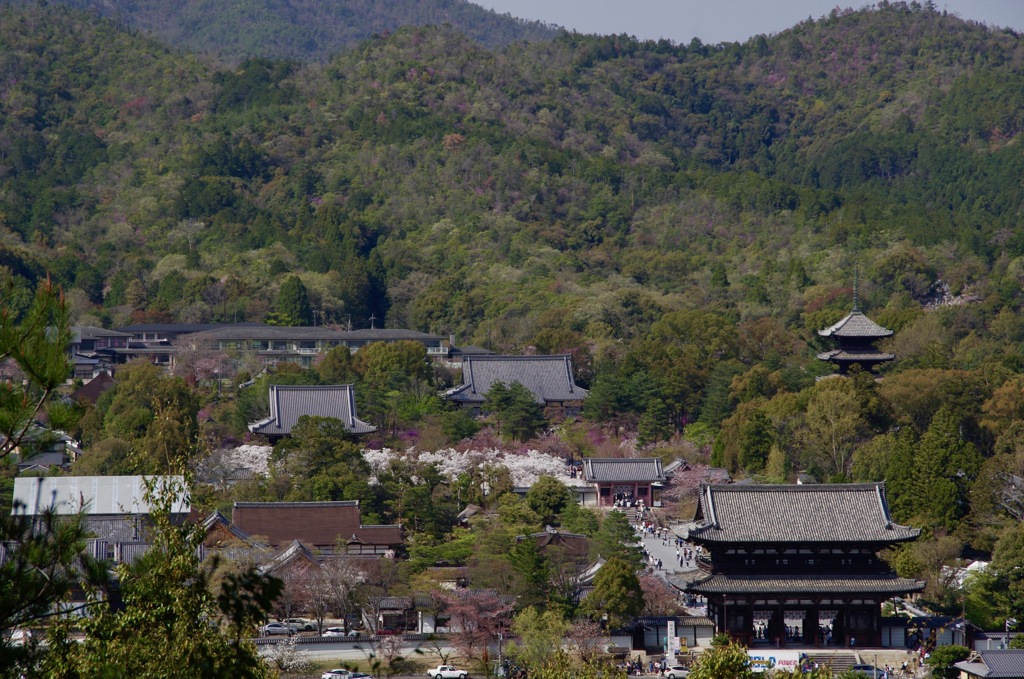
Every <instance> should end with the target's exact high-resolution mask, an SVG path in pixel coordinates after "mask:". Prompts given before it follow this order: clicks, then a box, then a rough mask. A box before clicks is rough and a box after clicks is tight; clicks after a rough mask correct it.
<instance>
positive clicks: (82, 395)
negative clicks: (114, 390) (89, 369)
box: [71, 371, 117, 403]
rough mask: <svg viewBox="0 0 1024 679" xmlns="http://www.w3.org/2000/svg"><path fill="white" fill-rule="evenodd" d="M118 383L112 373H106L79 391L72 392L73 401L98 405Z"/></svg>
mask: <svg viewBox="0 0 1024 679" xmlns="http://www.w3.org/2000/svg"><path fill="white" fill-rule="evenodd" d="M115 384H117V382H116V381H115V380H114V378H113V377H111V376H110V373H108V372H106V371H104V372H101V373H100V374H99V375H97V376H96V377H94V378H92V379H91V380H89V381H88V382H86V383H85V384H84V385H82V386H81V387H79V388H78V389H76V390H74V391H73V392H71V400H72V401H74V402H75V403H96V401H98V400H100V396H102V395H103V394H104V393H105V392H106V391H107V390H108V389H110V388H111V387H113V386H114V385H115Z"/></svg>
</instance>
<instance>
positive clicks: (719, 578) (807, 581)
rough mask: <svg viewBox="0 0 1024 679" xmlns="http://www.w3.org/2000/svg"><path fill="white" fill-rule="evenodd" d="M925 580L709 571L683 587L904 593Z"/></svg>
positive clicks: (918, 587)
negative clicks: (706, 574)
mask: <svg viewBox="0 0 1024 679" xmlns="http://www.w3.org/2000/svg"><path fill="white" fill-rule="evenodd" d="M924 586H925V583H924V582H923V581H921V580H909V579H907V578H901V577H898V576H895V575H882V574H879V575H869V576H858V575H843V576H827V575H825V576H811V575H800V576H790V577H786V576H769V577H763V576H757V575H751V576H745V577H744V576H735V575H731V576H730V575H712V576H711V577H709V578H707V579H705V580H700V581H698V582H694V583H693V584H691V585H689V586H688V587H686V591H688V592H693V593H695V594H772V593H785V594H818V593H822V592H826V593H829V594H857V593H873V594H891V595H895V594H907V593H910V592H920V591H921V590H922V589H924Z"/></svg>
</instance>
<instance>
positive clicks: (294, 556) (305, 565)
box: [259, 540, 320, 574]
mask: <svg viewBox="0 0 1024 679" xmlns="http://www.w3.org/2000/svg"><path fill="white" fill-rule="evenodd" d="M319 567H320V563H319V561H318V560H317V557H316V555H315V554H313V552H312V551H311V550H310V549H309V548H308V547H306V546H305V545H304V544H302V543H301V542H299V541H298V540H292V541H291V543H289V545H288V546H287V547H285V548H284V549H282V550H281V551H280V552H278V553H277V554H275V555H274V556H273V557H271V558H270V559H268V560H267V561H265V562H263V563H262V564H261V565H260V567H259V570H260V572H261V573H277V574H280V573H281V572H282V571H285V570H288V571H292V572H296V571H305V570H308V569H310V568H319Z"/></svg>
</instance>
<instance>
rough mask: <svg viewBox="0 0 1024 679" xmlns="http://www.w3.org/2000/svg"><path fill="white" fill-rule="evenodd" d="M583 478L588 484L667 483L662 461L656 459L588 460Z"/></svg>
mask: <svg viewBox="0 0 1024 679" xmlns="http://www.w3.org/2000/svg"><path fill="white" fill-rule="evenodd" d="M583 477H584V479H586V481H587V482H588V483H615V482H618V481H621V482H627V481H628V482H635V481H639V482H652V483H654V482H664V481H665V474H664V472H663V471H662V469H661V460H660V459H658V458H656V457H639V458H586V459H585V460H583Z"/></svg>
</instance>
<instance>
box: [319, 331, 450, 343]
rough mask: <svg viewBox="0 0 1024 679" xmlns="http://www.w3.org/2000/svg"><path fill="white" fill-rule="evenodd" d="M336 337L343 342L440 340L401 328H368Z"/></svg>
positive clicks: (438, 336)
mask: <svg viewBox="0 0 1024 679" xmlns="http://www.w3.org/2000/svg"><path fill="white" fill-rule="evenodd" d="M338 336H339V337H340V338H341V339H343V340H364V341H367V342H397V341H398V340H414V341H416V342H425V341H427V340H442V339H444V338H443V337H441V335H429V334H427V333H425V332H419V331H418V330H404V329H401V328H368V329H364V330H348V331H341V332H339V333H338Z"/></svg>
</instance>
